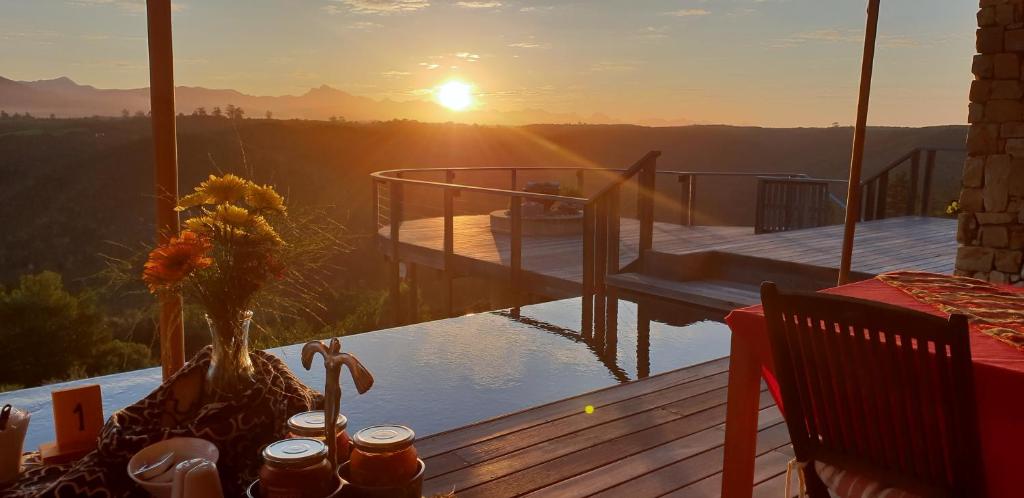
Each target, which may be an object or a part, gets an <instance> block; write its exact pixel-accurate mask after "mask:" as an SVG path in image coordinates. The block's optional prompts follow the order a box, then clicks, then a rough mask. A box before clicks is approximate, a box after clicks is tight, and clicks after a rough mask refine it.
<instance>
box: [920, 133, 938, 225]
mask: <svg viewBox="0 0 1024 498" xmlns="http://www.w3.org/2000/svg"><path fill="white" fill-rule="evenodd" d="M934 172H935V149H929V150H928V155H926V156H925V161H924V183H923V185H921V189H922V190H921V216H928V209H929V208H930V207H931V206H930V204H931V198H932V174H933V173H934Z"/></svg>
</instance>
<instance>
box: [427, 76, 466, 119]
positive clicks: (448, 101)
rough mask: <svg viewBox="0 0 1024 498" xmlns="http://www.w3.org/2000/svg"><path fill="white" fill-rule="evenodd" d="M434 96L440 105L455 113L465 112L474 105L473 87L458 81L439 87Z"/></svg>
mask: <svg viewBox="0 0 1024 498" xmlns="http://www.w3.org/2000/svg"><path fill="white" fill-rule="evenodd" d="M434 95H435V96H436V98H437V102H438V103H440V104H441V105H443V106H445V107H447V108H448V109H451V110H453V111H464V110H466V109H468V108H469V106H471V105H473V87H472V86H470V85H469V84H467V83H463V82H461V81H458V80H452V81H449V82H446V83H444V84H442V85H441V86H439V87H437V88H436V89H435V90H434Z"/></svg>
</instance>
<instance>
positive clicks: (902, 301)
mask: <svg viewBox="0 0 1024 498" xmlns="http://www.w3.org/2000/svg"><path fill="white" fill-rule="evenodd" d="M1001 288H1005V289H1006V290H1010V291H1013V292H1021V293H1024V288H1015V287H1001ZM822 292H825V293H828V294H836V295H842V296H849V297H855V298H860V299H868V300H872V301H879V302H885V303H888V304H892V305H895V306H900V307H903V308H908V309H913V310H917V311H924V312H927V313H931V314H933V315H938V316H944V313H943V312H941V311H939V310H937V309H935V308H934V307H933V306H932V305H930V304H926V303H922V302H919V301H917V300H916V299H914V298H913V297H911V296H910V295H908V294H906V293H904V292H903V291H900V290H899V289H896V288H894V287H892V286H890V285H888V284H885V283H883V282H881V281H879V280H876V279H871V280H865V281H863V282H857V283H854V284H849V285H844V286H841V287H836V288H833V289H828V290H824V291H822ZM1022 312H1024V311H1022ZM726 323H728V324H729V328H731V329H732V353H731V354H730V363H729V393H728V398H727V399H728V412H727V414H726V427H725V458H724V460H725V461H724V467H723V470H722V472H723V478H722V496H723V497H726V498H739V497H744V498H748V497H750V496H751V492H752V485H753V479H754V454H755V445H756V435H757V410H758V392H759V390H760V389H759V385H760V379H761V377H764V380H765V382H766V383H767V384H768V388H769V389H770V390H771V392H772V395H773V396H774V397H775V400H776V402H779V401H780V400H781V397H780V396H779V388H778V383H777V382H776V380H775V377H774V374H773V365H772V357H771V348H770V346H769V341H768V331H767V327H766V324H765V320H764V313H763V312H762V310H761V307H760V306H751V307H748V308H742V309H737V310H734V311H733V312H732V313H730V314H729V316H728V317H726ZM971 357H972V362H973V364H974V382H975V395H976V397H977V410H978V421H979V434H980V436H981V451H982V459H983V465H984V472H985V479H986V486H987V487H988V495H989V496H993V497H1002V496H1018V495H1019V493H1020V478H1019V475H1020V461H1021V458H1022V457H1024V454H1022V453H1024V352H1022V351H1018V350H1017V349H1015V348H1014V347H1012V346H1009V345H1007V344H1005V343H1002V342H999V341H998V340H996V339H994V338H992V337H989V336H987V335H984V334H981V333H977V332H973V331H972V332H971ZM780 406H781V403H780Z"/></svg>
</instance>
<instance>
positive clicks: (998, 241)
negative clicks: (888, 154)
mask: <svg viewBox="0 0 1024 498" xmlns="http://www.w3.org/2000/svg"><path fill="white" fill-rule="evenodd" d="M978 26H979V28H978V32H977V35H978V39H977V48H978V55H976V56H974V64H973V67H972V72H973V73H974V81H973V82H972V83H971V94H970V100H971V103H970V106H969V111H968V122H970V124H971V126H970V131H969V133H968V136H967V155H968V157H967V162H966V164H965V165H964V171H963V186H962V189H961V191H960V209H961V212H960V215H959V229H958V230H957V241H958V242H959V243H960V248H959V250H958V252H957V257H956V273H957V274H958V275H967V276H972V277H976V278H981V279H984V280H988V281H991V282H996V283H1013V284H1016V285H1018V286H1024V276H1022V274H1021V262H1022V259H1024V72H1022V71H1021V66H1022V62H1024V0H981V10H979V11H978Z"/></svg>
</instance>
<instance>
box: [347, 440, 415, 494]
mask: <svg viewBox="0 0 1024 498" xmlns="http://www.w3.org/2000/svg"><path fill="white" fill-rule="evenodd" d="M414 439H416V434H415V433H414V432H413V431H412V429H410V428H408V427H405V426H401V425H375V426H371V427H367V428H365V429H363V430H361V431H359V432H357V433H355V435H354V436H352V445H353V448H352V455H351V457H350V459H349V463H348V465H349V477H350V478H351V479H352V483H353V484H356V485H362V486H399V485H402V484H405V483H407V482H409V481H411V480H412V479H413V478H415V477H416V474H417V473H418V472H419V462H418V460H417V456H416V448H414V447H413V445H412V442H413V440H414Z"/></svg>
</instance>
